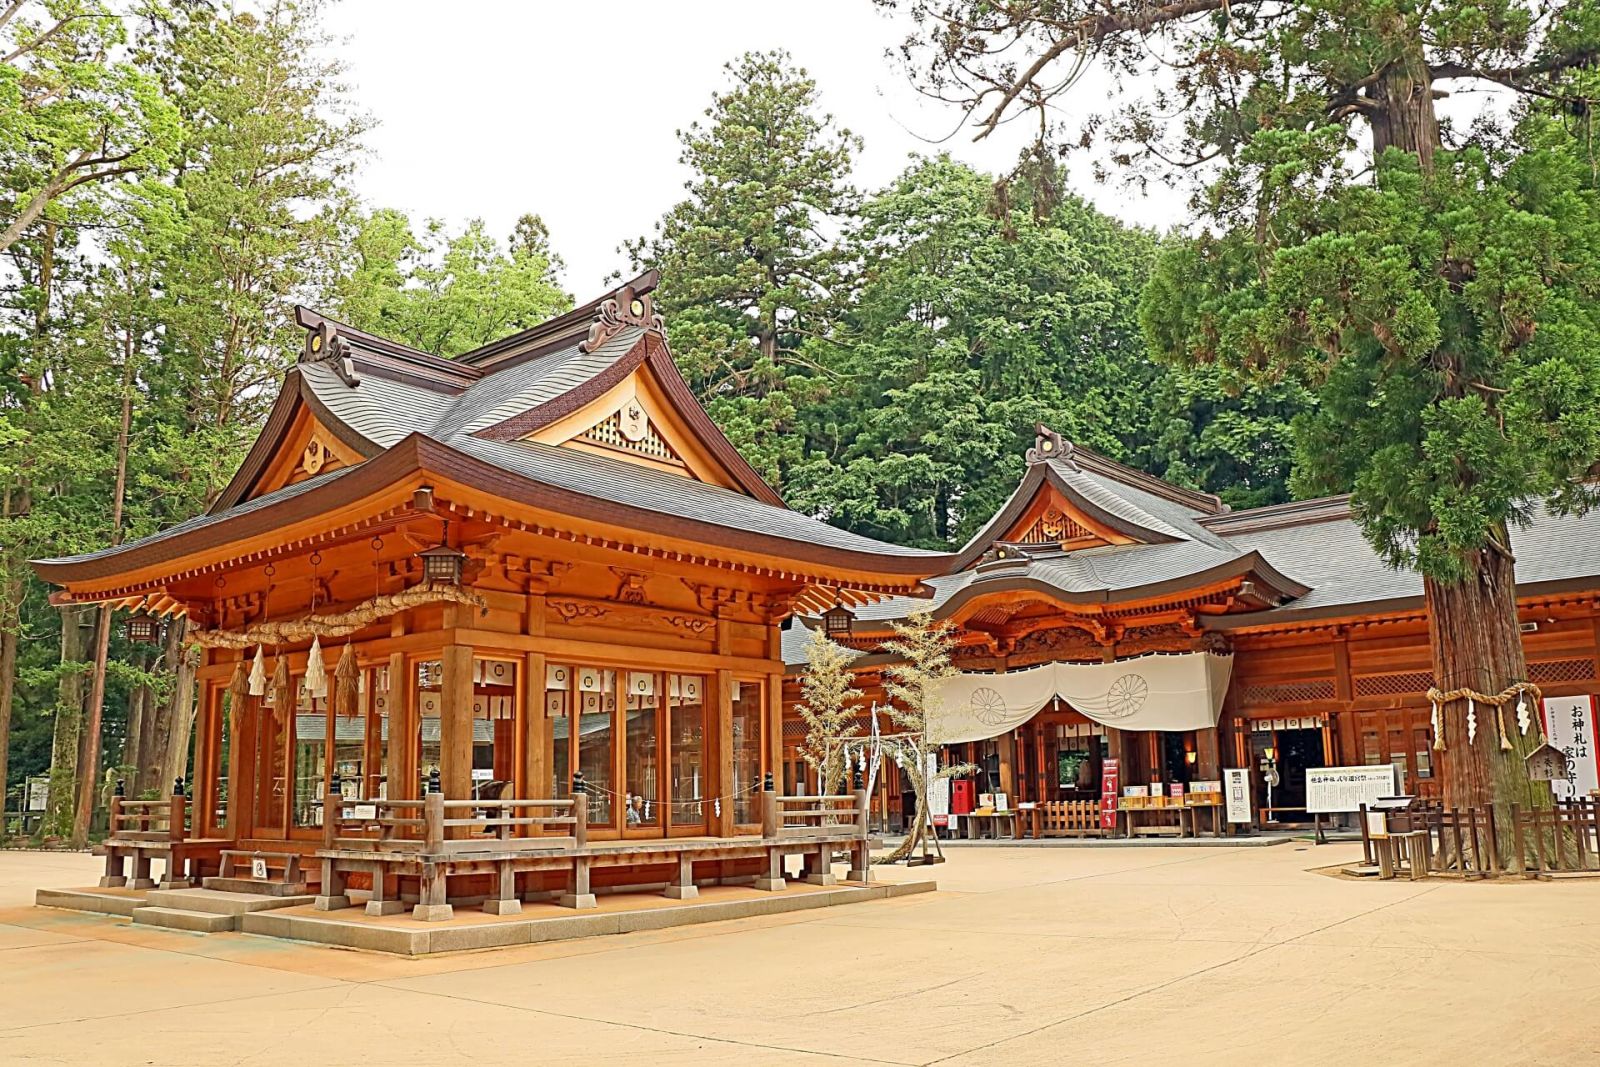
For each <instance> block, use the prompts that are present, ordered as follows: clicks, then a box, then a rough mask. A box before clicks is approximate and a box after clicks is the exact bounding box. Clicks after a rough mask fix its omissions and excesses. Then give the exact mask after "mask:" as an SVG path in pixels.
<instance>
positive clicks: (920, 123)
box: [327, 0, 1183, 301]
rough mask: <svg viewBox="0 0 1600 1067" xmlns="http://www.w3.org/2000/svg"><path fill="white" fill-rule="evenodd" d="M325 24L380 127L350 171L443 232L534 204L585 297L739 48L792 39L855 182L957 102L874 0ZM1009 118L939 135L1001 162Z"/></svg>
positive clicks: (412, 10)
mask: <svg viewBox="0 0 1600 1067" xmlns="http://www.w3.org/2000/svg"><path fill="white" fill-rule="evenodd" d="M327 21H328V25H329V28H330V30H331V31H332V33H333V34H334V35H335V36H337V37H341V38H345V41H344V43H343V45H342V46H341V47H340V48H339V54H340V55H341V56H342V57H343V58H344V59H345V61H346V62H347V64H348V67H349V71H348V75H347V80H348V81H349V83H350V85H351V87H352V90H353V95H354V97H355V101H356V103H357V105H358V106H359V107H360V108H361V109H362V110H364V111H366V112H368V113H370V114H371V115H372V116H374V117H375V118H376V119H377V120H378V122H379V125H378V127H377V129H376V130H374V131H373V132H372V133H371V135H370V136H369V143H370V145H371V146H372V149H373V154H372V156H371V157H370V158H369V160H368V162H367V163H366V164H365V166H364V169H363V173H362V174H360V175H359V176H358V178H357V180H356V183H355V184H356V187H357V188H358V189H360V190H361V191H362V194H363V195H364V196H365V198H366V199H367V200H368V202H369V204H371V205H372V206H374V207H395V208H399V209H401V210H404V211H406V212H408V213H409V214H411V215H412V216H413V218H415V219H417V220H421V219H422V218H426V217H437V218H443V219H445V220H447V221H448V222H449V223H450V224H451V228H452V230H454V229H458V228H459V227H460V225H461V224H462V223H463V222H464V221H465V220H467V219H469V218H474V217H478V218H483V219H484V220H485V221H486V222H487V223H488V225H489V227H490V229H491V231H492V232H493V233H495V234H496V235H497V236H499V237H501V238H502V239H503V238H504V237H505V236H506V235H507V234H508V233H509V231H510V227H511V224H512V223H513V222H514V221H515V220H516V218H517V216H518V215H520V214H522V213H523V212H525V211H534V212H538V213H539V214H540V215H543V216H544V219H545V222H546V223H547V224H548V225H549V227H550V231H551V238H552V241H553V243H554V246H555V248H556V250H557V251H558V252H559V253H560V254H561V255H562V256H563V257H564V258H565V260H566V263H567V270H566V277H565V282H566V286H567V288H568V289H569V290H570V291H572V293H573V294H574V296H576V297H577V298H578V299H579V300H580V301H581V300H585V299H587V298H589V297H591V296H593V295H595V294H596V293H598V292H600V291H601V290H602V288H603V279H604V278H605V276H606V275H607V274H609V273H610V272H612V271H613V270H625V269H626V268H627V263H626V260H625V258H624V257H623V255H622V254H621V253H620V252H619V251H617V247H618V245H619V244H620V243H621V242H622V241H623V239H624V238H630V237H636V236H639V235H641V234H645V233H648V232H650V231H651V229H652V228H653V226H654V225H655V222H656V220H657V219H658V218H660V216H661V214H662V213H663V212H664V211H665V210H666V209H667V208H668V207H670V206H671V205H672V204H673V203H675V202H676V201H677V200H678V199H680V198H681V196H682V194H683V183H684V181H685V179H686V177H687V173H686V171H685V168H683V167H682V166H681V165H680V164H679V163H678V152H679V146H678V142H677V139H676V136H675V131H677V130H679V129H681V128H684V127H686V126H688V125H689V123H691V122H693V121H694V120H695V119H697V118H699V117H700V116H701V114H702V112H703V111H704V110H705V108H706V107H707V106H708V104H709V103H710V100H711V94H712V93H713V91H715V90H717V89H718V88H719V87H721V86H722V85H723V84H724V72H723V70H722V65H723V64H724V63H726V62H728V61H729V60H732V59H734V58H736V57H738V56H739V55H740V54H741V53H743V52H745V51H747V50H753V49H769V48H776V47H783V48H787V49H788V50H789V51H790V52H791V53H792V54H793V55H794V57H795V60H796V61H797V62H798V63H800V64H801V65H802V66H804V67H805V68H806V69H807V70H809V71H810V72H811V74H812V76H813V77H815V78H816V80H817V84H818V88H819V90H820V92H821V96H822V104H823V107H824V108H825V109H826V110H827V111H830V112H832V114H833V115H834V116H835V117H836V118H837V119H838V120H839V121H840V122H841V123H842V124H843V125H845V126H846V127H848V128H849V129H850V130H852V131H853V132H855V133H857V134H860V135H861V136H862V137H863V138H864V139H865V141H866V150H865V152H863V153H862V155H861V156H860V157H859V159H858V161H857V167H856V175H855V181H856V184H857V185H859V186H861V187H862V188H866V189H871V188H876V187H879V186H881V185H884V184H886V183H887V182H888V181H889V180H890V179H892V178H893V177H894V176H895V175H896V174H897V173H899V172H900V171H901V170H902V169H904V167H905V165H906V162H907V157H908V155H909V154H911V153H915V152H923V153H931V152H935V151H938V147H937V146H934V145H930V144H928V143H926V142H925V141H923V140H921V139H920V138H922V137H939V136H942V135H944V134H945V133H947V132H948V131H949V129H950V127H951V125H952V124H953V123H954V121H955V119H956V117H957V116H956V115H955V113H954V110H953V109H948V108H944V107H942V106H938V105H934V104H931V103H928V102H926V101H924V100H923V99H922V98H921V97H920V96H918V95H917V94H916V92H915V91H914V90H912V89H911V87H910V86H909V85H908V84H907V83H906V80H905V77H904V75H903V74H902V73H901V72H900V71H899V69H898V68H897V67H896V66H895V65H893V64H892V63H891V62H890V61H889V60H888V59H886V58H885V56H884V50H885V49H886V48H889V47H891V46H894V45H896V44H898V43H899V42H900V41H901V40H902V39H903V37H904V36H905V34H904V29H903V26H902V25H901V24H899V23H896V22H895V21H892V20H891V19H890V18H888V17H885V16H884V15H882V14H880V13H879V11H878V9H877V8H876V7H875V6H874V5H873V4H872V3H871V2H870V0H811V2H810V3H806V4H778V3H772V2H770V0H744V2H729V0H669V2H662V0H656V2H653V3H652V2H635V0H615V2H610V3H602V4H593V3H582V2H579V3H551V2H513V0H455V3H453V4H452V5H450V11H449V16H448V17H441V11H440V7H439V4H438V3H437V0H434V2H431V3H423V2H421V0H343V2H341V3H338V4H336V5H334V6H333V7H332V8H331V9H330V10H329V12H328V16H327ZM1074 92H1075V93H1076V94H1078V100H1079V101H1081V107H1082V110H1084V111H1091V110H1093V109H1094V108H1095V106H1096V104H1097V103H1098V104H1100V105H1103V104H1104V95H1103V91H1097V87H1096V86H1095V85H1094V83H1093V80H1092V79H1089V78H1086V79H1085V81H1084V82H1083V83H1080V85H1079V86H1078V88H1077V89H1075V90H1074ZM1097 96H1098V97H1099V99H1098V100H1096V97H1097ZM1076 110H1078V103H1077V101H1069V103H1068V105H1067V112H1068V114H1071V113H1072V112H1073V111H1076ZM1006 132H1007V133H1008V134H1009V136H1007V137H1006V138H1004V139H996V138H991V139H990V141H987V142H984V143H982V144H977V145H975V144H973V143H972V139H971V135H970V133H965V132H964V133H960V134H957V135H956V137H955V138H953V139H951V140H950V141H949V142H947V143H946V145H945V146H944V147H946V148H948V149H949V150H950V151H951V153H952V154H953V155H955V156H956V157H957V158H960V159H963V160H965V161H967V162H969V163H971V164H973V165H974V166H977V167H980V168H982V169H985V170H988V171H1000V170H1003V169H1005V168H1007V167H1009V166H1010V165H1011V164H1012V163H1014V162H1015V160H1016V156H1017V151H1018V149H1019V147H1020V146H1021V145H1022V144H1023V143H1024V142H1025V141H1026V138H1027V131H1026V130H1025V129H1020V128H1019V129H1015V130H1010V131H1006ZM1071 178H1072V183H1073V185H1074V186H1075V187H1076V188H1077V189H1078V191H1080V192H1082V193H1083V194H1085V195H1086V196H1088V197H1089V198H1090V199H1092V200H1093V201H1094V202H1095V203H1097V204H1098V205H1099V206H1100V207H1101V208H1102V209H1103V210H1106V211H1108V212H1111V213H1113V214H1115V215H1117V216H1119V217H1121V218H1123V219H1125V220H1127V221H1130V222H1137V223H1141V224H1144V225H1155V226H1161V227H1165V226H1167V225H1169V224H1171V223H1175V222H1177V221H1179V220H1180V219H1181V218H1182V215H1183V211H1182V207H1183V197H1182V196H1181V195H1179V194H1177V193H1173V192H1169V191H1167V190H1155V191H1153V192H1152V193H1151V195H1150V196H1149V197H1148V198H1141V197H1139V196H1138V195H1137V194H1136V193H1133V192H1130V191H1129V190H1127V189H1124V188H1120V187H1115V186H1098V185H1096V184H1095V183H1094V182H1093V181H1092V179H1090V178H1089V176H1088V174H1087V167H1086V165H1085V164H1084V163H1083V162H1081V161H1078V162H1075V163H1074V173H1073V174H1072V176H1071Z"/></svg>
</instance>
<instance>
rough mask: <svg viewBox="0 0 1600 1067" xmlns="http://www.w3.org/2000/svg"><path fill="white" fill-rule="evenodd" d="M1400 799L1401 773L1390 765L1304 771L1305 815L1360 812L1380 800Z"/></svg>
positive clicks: (1316, 768)
mask: <svg viewBox="0 0 1600 1067" xmlns="http://www.w3.org/2000/svg"><path fill="white" fill-rule="evenodd" d="M1399 795H1400V773H1399V769H1398V768H1396V767H1395V765H1394V764H1392V763H1380V764H1376V765H1373V766H1367V767H1310V768H1307V770H1306V811H1307V812H1308V813H1309V814H1312V815H1317V814H1328V813H1330V812H1340V811H1360V810H1361V805H1363V804H1374V803H1376V802H1377V801H1378V798H1380V797H1393V796H1399Z"/></svg>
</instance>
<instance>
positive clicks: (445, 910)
mask: <svg viewBox="0 0 1600 1067" xmlns="http://www.w3.org/2000/svg"><path fill="white" fill-rule="evenodd" d="M455 914H456V911H455V908H453V907H451V906H450V905H449V904H418V905H417V906H416V907H414V908H412V909H411V917H412V918H413V919H416V920H417V921H419V922H425V923H442V922H444V921H445V920H446V919H453V918H455Z"/></svg>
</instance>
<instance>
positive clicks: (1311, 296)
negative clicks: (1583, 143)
mask: <svg viewBox="0 0 1600 1067" xmlns="http://www.w3.org/2000/svg"><path fill="white" fill-rule="evenodd" d="M1326 140H1327V138H1322V137H1317V136H1308V137H1289V136H1283V137H1277V138H1261V139H1258V143H1257V144H1255V145H1253V146H1252V148H1251V150H1250V151H1247V152H1246V153H1243V154H1242V156H1241V169H1245V168H1252V167H1259V168H1260V170H1261V172H1262V173H1268V172H1275V173H1277V174H1280V175H1281V174H1283V173H1285V172H1287V171H1291V170H1292V171H1294V172H1295V173H1297V174H1300V175H1305V176H1309V177H1311V178H1312V179H1313V180H1312V182H1311V183H1310V184H1311V185H1313V186H1315V187H1317V188H1319V189H1320V190H1321V192H1319V193H1318V194H1317V195H1316V196H1315V197H1305V198H1302V197H1299V196H1296V195H1293V194H1291V193H1287V192H1284V190H1286V189H1287V188H1288V187H1289V186H1290V185H1292V184H1293V183H1283V184H1277V183H1275V182H1274V181H1273V180H1272V179H1267V180H1265V181H1264V182H1263V185H1264V187H1266V188H1270V189H1273V190H1275V191H1274V192H1273V193H1271V194H1270V195H1272V196H1273V197H1274V203H1275V208H1276V210H1275V217H1276V219H1277V224H1276V227H1275V232H1276V234H1277V237H1278V240H1279V242H1280V243H1279V246H1278V247H1276V248H1275V249H1273V250H1272V251H1271V253H1270V255H1268V256H1266V257H1265V258H1264V259H1258V257H1259V256H1260V251H1259V248H1258V246H1257V244H1256V241H1255V238H1254V236H1253V234H1251V233H1248V232H1241V231H1240V230H1237V229H1235V230H1231V231H1226V232H1224V233H1223V234H1221V235H1220V236H1218V237H1214V238H1210V239H1206V240H1202V241H1199V242H1196V243H1194V244H1191V245H1184V246H1181V247H1177V248H1174V249H1173V250H1171V251H1170V252H1169V253H1168V254H1167V255H1166V256H1164V257H1163V259H1162V261H1161V263H1160V265H1159V266H1158V268H1157V271H1156V276H1155V280H1154V281H1153V282H1152V285H1151V290H1150V291H1151V293H1158V292H1159V293H1161V294H1162V297H1163V301H1162V304H1161V305H1160V306H1159V307H1157V306H1154V305H1151V306H1148V307H1147V314H1146V316H1145V321H1146V325H1147V328H1148V329H1149V331H1150V335H1151V338H1152V342H1153V344H1155V345H1156V346H1157V347H1158V348H1160V349H1161V350H1163V351H1165V352H1169V353H1172V354H1175V355H1178V356H1180V357H1183V358H1187V359H1191V360H1195V361H1199V362H1213V361H1214V362H1215V363H1216V364H1218V365H1219V366H1220V367H1223V368H1225V369H1227V370H1230V371H1249V370H1252V369H1254V370H1261V369H1266V370H1270V371H1271V372H1274V373H1278V374H1283V375H1287V376H1291V377H1293V378H1295V379H1297V380H1300V381H1304V382H1307V383H1310V384H1312V385H1314V386H1315V387H1316V388H1317V389H1318V392H1319V395H1320V403H1319V405H1318V406H1317V407H1316V408H1315V409H1314V410H1312V411H1308V412H1306V413H1305V414H1303V415H1302V416H1301V417H1300V419H1299V421H1298V423H1297V425H1296V429H1297V435H1298V450H1297V470H1296V474H1295V485H1296V487H1297V489H1299V490H1300V491H1302V492H1316V491H1327V490H1336V489H1339V488H1342V487H1346V486H1353V487H1354V489H1355V500H1356V504H1357V507H1358V509H1359V514H1360V515H1361V518H1362V521H1363V524H1364V527H1365V529H1366V531H1367V533H1368V536H1369V537H1370V538H1371V540H1372V541H1373V543H1374V545H1375V546H1376V547H1377V548H1378V549H1379V550H1380V551H1381V552H1382V553H1383V554H1384V555H1385V556H1386V557H1387V558H1388V559H1390V560H1391V561H1392V562H1394V563H1396V564H1402V565H1410V566H1416V567H1419V568H1420V569H1422V570H1423V571H1425V572H1426V573H1429V574H1432V575H1435V576H1438V577H1441V578H1445V579H1452V580H1453V579H1459V578H1461V577H1463V576H1464V575H1465V573H1466V570H1465V568H1466V565H1467V562H1466V561H1468V560H1469V559H1470V558H1471V556H1472V554H1473V553H1475V552H1476V551H1477V550H1479V549H1481V548H1482V547H1483V546H1484V545H1486V544H1490V543H1493V542H1495V541H1497V540H1498V539H1499V538H1501V537H1503V531H1504V530H1505V528H1506V527H1507V526H1508V525H1514V524H1516V523H1517V522H1518V521H1519V520H1521V519H1522V518H1523V517H1524V516H1525V514H1526V509H1527V507H1528V506H1529V502H1530V500H1532V499H1537V498H1545V499H1547V500H1549V501H1550V502H1551V503H1552V504H1553V505H1555V506H1556V507H1558V508H1563V509H1572V508H1581V507H1586V506H1589V505H1590V504H1592V503H1593V502H1594V493H1593V490H1592V488H1591V487H1589V486H1588V485H1586V484H1585V483H1583V482H1581V481H1578V480H1576V479H1577V476H1579V475H1581V474H1582V473H1583V472H1584V471H1585V470H1586V469H1587V468H1588V467H1589V465H1590V464H1591V463H1593V462H1594V461H1595V459H1596V458H1597V457H1600V341H1597V340H1596V336H1597V334H1596V328H1597V326H1600V322H1597V320H1596V312H1595V296H1596V285H1597V284H1600V200H1597V199H1596V195H1595V191H1594V190H1593V188H1592V187H1588V183H1587V179H1586V177H1585V175H1584V174H1583V173H1582V171H1581V169H1580V167H1579V166H1578V163H1577V162H1576V160H1574V159H1573V158H1572V157H1571V156H1570V155H1568V154H1565V153H1561V152H1554V151H1549V150H1543V149H1527V150H1522V151H1518V149H1519V148H1523V146H1522V145H1520V144H1518V143H1517V140H1515V139H1514V140H1512V141H1511V143H1510V144H1509V145H1508V144H1506V143H1505V142H1504V141H1500V142H1498V144H1499V147H1497V148H1494V149H1489V148H1485V147H1483V146H1479V145H1472V146H1468V147H1466V148H1464V149H1462V150H1461V151H1457V152H1444V153H1440V154H1439V155H1438V156H1437V157H1436V158H1435V162H1434V168H1433V169H1432V171H1431V172H1424V171H1422V170H1421V169H1420V168H1419V167H1418V166H1417V162H1416V157H1414V156H1409V155H1406V154H1404V153H1400V152H1398V151H1393V150H1391V152H1390V153H1389V154H1387V155H1385V156H1384V157H1383V158H1382V159H1381V160H1379V165H1378V171H1377V174H1376V180H1375V181H1374V182H1372V183H1371V184H1361V183H1356V182H1352V181H1349V180H1347V179H1346V178H1345V177H1344V175H1343V174H1342V173H1341V171H1340V169H1339V166H1338V162H1337V159H1336V158H1335V157H1333V156H1330V155H1324V154H1320V153H1317V152H1315V151H1308V148H1309V147H1310V146H1311V145H1313V144H1315V143H1317V142H1319V141H1326ZM1258 263H1259V264H1261V265H1263V266H1264V269H1261V268H1260V267H1258Z"/></svg>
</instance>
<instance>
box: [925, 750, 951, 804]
mask: <svg viewBox="0 0 1600 1067" xmlns="http://www.w3.org/2000/svg"><path fill="white" fill-rule="evenodd" d="M938 773H939V757H938V756H937V755H936V754H934V753H932V752H930V753H928V814H929V815H949V814H950V779H948V778H940V779H937V780H935V779H934V775H936V774H938Z"/></svg>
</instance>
